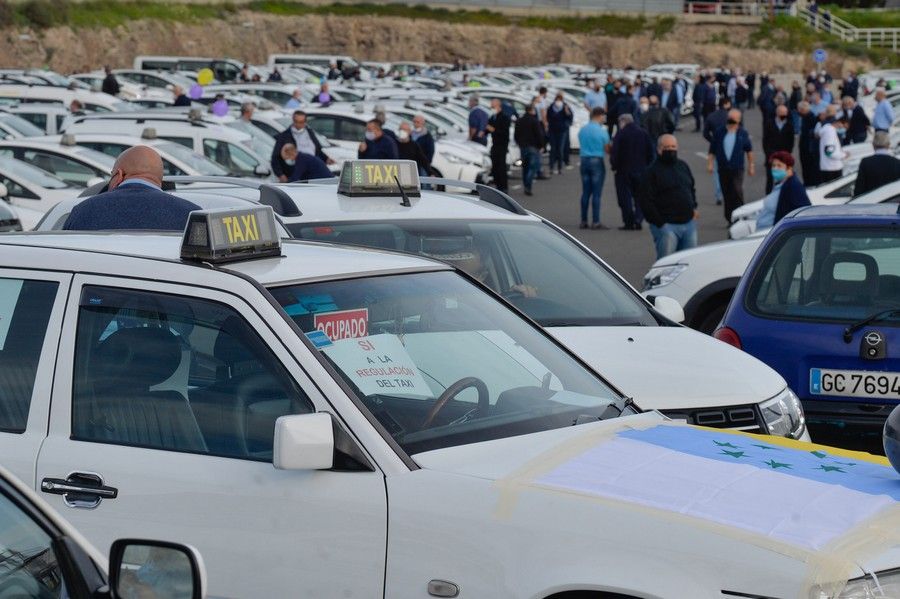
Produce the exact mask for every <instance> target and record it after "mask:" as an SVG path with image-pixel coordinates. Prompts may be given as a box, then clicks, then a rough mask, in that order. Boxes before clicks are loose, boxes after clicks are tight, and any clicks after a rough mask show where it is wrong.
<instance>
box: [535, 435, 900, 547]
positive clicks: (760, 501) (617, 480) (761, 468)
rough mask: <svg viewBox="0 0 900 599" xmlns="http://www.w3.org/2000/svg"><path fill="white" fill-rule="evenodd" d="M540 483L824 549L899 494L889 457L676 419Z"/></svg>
mask: <svg viewBox="0 0 900 599" xmlns="http://www.w3.org/2000/svg"><path fill="white" fill-rule="evenodd" d="M533 484H537V485H540V486H546V487H551V488H556V489H560V490H566V491H570V492H576V493H579V494H585V495H589V496H596V497H602V498H608V499H613V500H621V501H624V502H628V503H636V504H640V505H644V506H647V507H652V508H658V509H662V510H666V511H670V512H675V513H679V514H683V515H686V516H692V517H696V518H701V519H704V520H708V521H712V522H715V523H718V524H723V525H726V526H730V527H736V528H739V529H742V530H745V531H749V532H751V533H757V534H760V535H764V536H766V537H768V538H771V539H775V540H778V541H781V542H785V543H789V544H791V545H794V546H798V547H801V548H804V549H810V550H818V549H822V548H823V547H825V546H826V545H827V544H828V543H829V542H831V541H833V540H835V539H837V538H839V537H841V536H843V535H845V534H847V533H848V532H850V531H851V530H853V528H854V527H856V526H857V525H859V524H861V523H863V522H865V521H866V520H868V519H870V518H873V517H875V516H876V515H878V514H879V512H880V511H882V510H886V509H888V508H890V507H893V506H895V505H896V504H897V502H898V500H900V475H898V473H897V472H896V471H894V469H893V468H891V467H890V466H889V465H888V463H887V461H886V460H884V459H883V458H878V457H876V456H872V455H869V454H864V453H859V452H847V451H842V450H838V449H833V448H826V447H822V446H818V445H812V444H809V443H803V442H798V441H791V440H787V439H780V438H773V437H768V436H761V435H747V434H743V433H733V432H731V431H721V430H714V429H703V428H697V427H692V426H684V425H677V424H672V423H666V424H659V425H657V426H653V427H651V428H646V429H643V430H638V429H626V430H620V431H618V432H617V433H615V434H613V435H612V436H610V437H608V438H606V439H603V440H601V441H599V442H598V443H597V444H595V445H593V446H592V447H590V448H589V449H587V450H585V451H584V452H582V453H580V454H578V455H576V456H575V457H572V458H570V459H568V460H566V461H564V462H562V463H560V464H558V465H556V466H555V467H553V468H552V469H551V470H549V471H547V472H545V473H544V474H542V475H539V476H538V477H537V478H536V479H534V480H533Z"/></svg>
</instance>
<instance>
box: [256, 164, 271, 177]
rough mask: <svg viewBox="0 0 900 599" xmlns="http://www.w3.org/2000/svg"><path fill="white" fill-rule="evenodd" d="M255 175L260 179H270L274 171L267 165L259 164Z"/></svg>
mask: <svg viewBox="0 0 900 599" xmlns="http://www.w3.org/2000/svg"><path fill="white" fill-rule="evenodd" d="M253 174H255V175H257V176H259V177H268V176H269V175H271V174H272V169H270V168H269V167H268V166H266V165H265V164H257V165H256V168H255V169H253Z"/></svg>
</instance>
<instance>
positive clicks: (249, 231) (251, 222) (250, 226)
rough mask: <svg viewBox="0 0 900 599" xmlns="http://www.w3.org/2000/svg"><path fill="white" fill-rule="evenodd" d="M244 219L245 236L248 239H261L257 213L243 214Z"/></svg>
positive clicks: (242, 218)
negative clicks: (257, 225) (257, 224)
mask: <svg viewBox="0 0 900 599" xmlns="http://www.w3.org/2000/svg"><path fill="white" fill-rule="evenodd" d="M241 220H242V221H244V236H245V237H246V238H247V241H259V230H258V229H257V228H256V215H254V214H246V215H243V216H241Z"/></svg>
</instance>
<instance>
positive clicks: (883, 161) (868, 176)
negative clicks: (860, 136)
mask: <svg viewBox="0 0 900 599" xmlns="http://www.w3.org/2000/svg"><path fill="white" fill-rule="evenodd" d="M872 145H873V146H874V147H875V154H874V155H873V156H867V157H866V158H863V159H862V161H861V162H860V163H859V171H858V172H857V173H856V184H855V185H854V186H853V195H854V196H859V195H862V194H864V193H868V192H870V191H872V190H873V189H878V188H879V187H881V186H882V185H887V184H888V183H893V182H894V181H897V180H900V159H898V158H897V157H896V156H894V155H893V154H891V150H890V148H891V136H890V134H889V133H888V132H887V131H876V132H875V138H874V139H873V140H872Z"/></svg>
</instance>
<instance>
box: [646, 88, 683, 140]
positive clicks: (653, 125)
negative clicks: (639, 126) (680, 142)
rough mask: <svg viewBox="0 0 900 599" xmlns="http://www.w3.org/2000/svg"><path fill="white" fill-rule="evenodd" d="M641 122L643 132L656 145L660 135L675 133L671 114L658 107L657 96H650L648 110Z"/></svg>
mask: <svg viewBox="0 0 900 599" xmlns="http://www.w3.org/2000/svg"><path fill="white" fill-rule="evenodd" d="M641 120H642V121H643V127H644V130H646V131H647V133H649V134H650V139H652V140H653V143H656V141H657V140H658V139H659V137H660V136H661V135H665V134H667V133H672V132H674V131H675V119H673V118H672V113H671V112H669V111H668V110H666V109H665V108H662V107H660V105H659V98H658V97H657V96H650V109H649V110H648V111H647V114H646V115H645V116H644V118H643V119H641Z"/></svg>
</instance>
